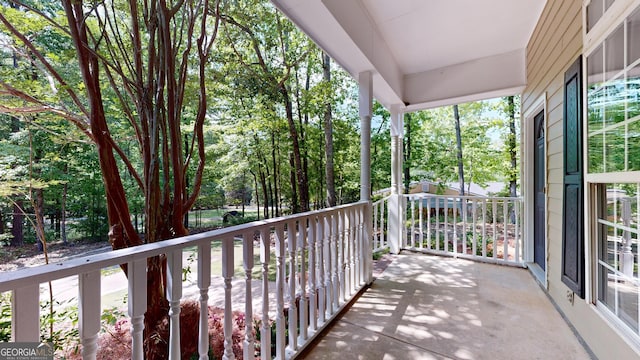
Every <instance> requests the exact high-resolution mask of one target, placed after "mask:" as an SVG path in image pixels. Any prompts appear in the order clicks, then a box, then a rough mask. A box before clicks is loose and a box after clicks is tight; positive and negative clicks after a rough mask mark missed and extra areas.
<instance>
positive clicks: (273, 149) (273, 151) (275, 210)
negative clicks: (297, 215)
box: [271, 131, 280, 217]
mask: <svg viewBox="0 0 640 360" xmlns="http://www.w3.org/2000/svg"><path fill="white" fill-rule="evenodd" d="M276 150H277V148H276V135H275V133H274V132H273V131H272V132H271V162H272V164H273V174H274V176H273V188H274V191H272V192H271V194H272V196H273V198H272V200H271V206H272V208H271V213H272V214H274V216H275V217H278V216H280V210H279V209H278V207H279V206H278V199H279V196H278V182H277V178H278V176H277V172H276V169H277V168H278V162H277V161H276Z"/></svg>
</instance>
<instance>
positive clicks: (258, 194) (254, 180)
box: [250, 171, 260, 220]
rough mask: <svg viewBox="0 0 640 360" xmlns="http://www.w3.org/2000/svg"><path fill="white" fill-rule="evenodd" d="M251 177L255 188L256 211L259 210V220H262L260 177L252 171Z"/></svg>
mask: <svg viewBox="0 0 640 360" xmlns="http://www.w3.org/2000/svg"><path fill="white" fill-rule="evenodd" d="M250 173H251V175H252V176H253V188H254V189H255V190H254V194H256V209H258V219H257V220H260V193H259V192H258V191H259V189H258V177H257V176H256V173H255V172H254V171H250Z"/></svg>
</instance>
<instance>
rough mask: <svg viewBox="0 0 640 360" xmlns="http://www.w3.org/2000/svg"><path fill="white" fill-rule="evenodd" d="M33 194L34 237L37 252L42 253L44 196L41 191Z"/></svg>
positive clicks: (43, 243) (43, 245)
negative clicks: (36, 241)
mask: <svg viewBox="0 0 640 360" xmlns="http://www.w3.org/2000/svg"><path fill="white" fill-rule="evenodd" d="M33 193H34V195H35V199H34V201H33V207H34V209H33V211H34V213H35V216H36V235H37V238H38V243H37V244H38V250H39V251H44V249H45V248H46V245H47V244H46V241H47V239H46V238H45V233H44V194H43V191H42V189H34V190H33Z"/></svg>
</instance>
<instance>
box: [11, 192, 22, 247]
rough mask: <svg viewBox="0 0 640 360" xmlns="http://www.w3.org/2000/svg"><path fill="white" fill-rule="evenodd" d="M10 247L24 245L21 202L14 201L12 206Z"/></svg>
mask: <svg viewBox="0 0 640 360" xmlns="http://www.w3.org/2000/svg"><path fill="white" fill-rule="evenodd" d="M11 224H12V227H11V236H12V237H11V246H22V245H23V244H24V213H23V212H22V200H17V199H16V200H15V203H14V204H13V219H12V221H11Z"/></svg>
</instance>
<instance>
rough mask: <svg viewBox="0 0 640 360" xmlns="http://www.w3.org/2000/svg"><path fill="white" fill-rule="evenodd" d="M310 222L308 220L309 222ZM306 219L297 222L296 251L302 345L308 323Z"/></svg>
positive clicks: (300, 340)
mask: <svg viewBox="0 0 640 360" xmlns="http://www.w3.org/2000/svg"><path fill="white" fill-rule="evenodd" d="M309 221H310V220H309ZM306 235H307V219H301V220H300V221H299V222H298V241H297V245H298V246H297V250H298V251H299V253H300V276H299V277H297V278H299V285H300V306H299V307H298V312H299V314H300V315H299V316H300V319H299V322H300V334H298V344H303V343H304V341H305V340H306V339H307V334H308V333H307V330H308V327H309V325H308V321H309V317H308V316H309V308H308V301H307V269H306V265H305V259H306V256H305V253H306V249H307V239H306Z"/></svg>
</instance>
